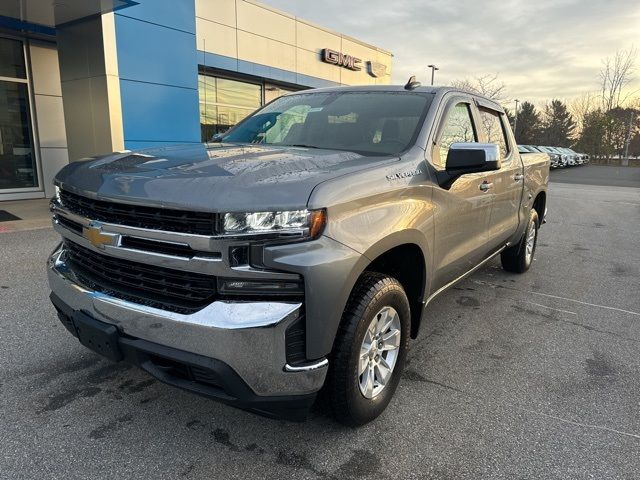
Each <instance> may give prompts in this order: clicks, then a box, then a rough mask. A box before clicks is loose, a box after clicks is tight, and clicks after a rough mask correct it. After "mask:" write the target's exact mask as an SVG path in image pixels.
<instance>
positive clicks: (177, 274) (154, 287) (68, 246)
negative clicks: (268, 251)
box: [65, 241, 216, 314]
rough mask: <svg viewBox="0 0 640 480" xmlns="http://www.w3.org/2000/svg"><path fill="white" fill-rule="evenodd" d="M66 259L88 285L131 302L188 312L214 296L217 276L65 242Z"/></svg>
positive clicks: (212, 299) (198, 307)
mask: <svg viewBox="0 0 640 480" xmlns="http://www.w3.org/2000/svg"><path fill="white" fill-rule="evenodd" d="M65 250H66V254H67V257H66V259H67V263H68V265H69V267H70V268H71V270H72V271H73V272H74V273H75V274H76V276H77V277H78V280H79V281H80V282H81V283H82V284H83V285H84V286H86V287H87V288H89V289H91V290H95V291H98V292H102V293H105V294H107V295H111V296H113V297H116V298H121V299H123V300H127V301H130V302H134V303H138V304H141V305H148V306H150V307H155V308H160V309H163V310H168V311H172V312H178V313H184V314H190V313H193V312H196V311H198V310H200V309H202V308H204V307H205V306H207V305H209V304H210V303H211V302H213V301H214V300H215V296H216V278H215V277H213V276H210V275H203V274H199V273H192V272H185V271H181V270H173V269H170V268H163V267H155V266H151V265H146V264H143V263H138V262H132V261H130V260H122V259H119V258H114V257H110V256H107V255H102V254H99V253H96V252H94V251H92V250H89V249H87V248H84V247H81V246H80V245H77V244H75V243H73V242H70V241H66V242H65Z"/></svg>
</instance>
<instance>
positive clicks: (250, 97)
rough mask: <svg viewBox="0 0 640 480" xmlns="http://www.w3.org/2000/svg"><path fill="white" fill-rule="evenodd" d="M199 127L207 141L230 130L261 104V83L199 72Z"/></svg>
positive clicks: (203, 138) (203, 139) (204, 139)
mask: <svg viewBox="0 0 640 480" xmlns="http://www.w3.org/2000/svg"><path fill="white" fill-rule="evenodd" d="M198 92H199V96H200V129H201V133H202V141H204V142H206V141H209V140H210V139H211V137H213V135H215V134H216V133H222V132H226V131H227V130H229V128H231V127H233V126H234V125H235V124H237V123H238V122H240V121H241V120H242V119H244V118H245V117H246V116H248V115H249V114H250V113H252V112H253V111H254V110H256V109H257V108H259V107H260V106H261V105H262V85H259V84H255V83H247V82H241V81H238V80H230V79H228V78H221V77H212V76H209V75H198Z"/></svg>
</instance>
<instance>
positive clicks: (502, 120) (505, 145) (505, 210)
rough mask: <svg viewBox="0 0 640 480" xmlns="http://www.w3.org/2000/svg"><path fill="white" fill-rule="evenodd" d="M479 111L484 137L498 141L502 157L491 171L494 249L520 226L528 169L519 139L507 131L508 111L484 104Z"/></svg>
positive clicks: (491, 241)
mask: <svg viewBox="0 0 640 480" xmlns="http://www.w3.org/2000/svg"><path fill="white" fill-rule="evenodd" d="M478 115H479V118H480V122H479V123H480V125H479V134H480V139H481V141H483V142H486V143H495V144H497V145H498V147H499V149H500V156H501V158H502V166H501V167H500V170H496V171H495V172H489V173H488V175H487V177H488V180H489V182H490V183H492V184H493V186H492V190H493V207H492V209H491V216H490V220H489V229H488V235H489V246H490V248H491V249H493V248H497V247H499V246H501V245H502V244H504V243H506V242H507V241H508V240H509V238H510V237H511V236H512V235H513V234H514V233H515V232H516V230H517V228H518V221H519V212H520V204H521V202H522V192H523V185H524V169H523V165H522V160H521V159H520V154H519V153H518V151H517V148H516V147H515V143H514V142H512V141H511V137H510V136H509V135H508V133H507V132H508V131H509V130H508V129H507V128H508V127H507V123H506V121H507V119H506V115H505V114H504V113H502V112H501V111H498V110H495V109H492V108H490V107H489V106H485V105H482V104H479V105H478Z"/></svg>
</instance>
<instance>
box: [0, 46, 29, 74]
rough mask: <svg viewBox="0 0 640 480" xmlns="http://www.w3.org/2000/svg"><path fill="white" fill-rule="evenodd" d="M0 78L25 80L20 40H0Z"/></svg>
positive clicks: (25, 71)
mask: <svg viewBox="0 0 640 480" xmlns="http://www.w3.org/2000/svg"><path fill="white" fill-rule="evenodd" d="M0 77H11V78H27V69H26V67H25V64H24V52H23V51H22V42H21V41H20V40H13V39H11V38H0Z"/></svg>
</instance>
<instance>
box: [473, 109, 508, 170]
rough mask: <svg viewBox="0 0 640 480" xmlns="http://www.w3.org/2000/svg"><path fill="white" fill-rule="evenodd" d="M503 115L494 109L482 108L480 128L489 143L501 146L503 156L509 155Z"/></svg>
mask: <svg viewBox="0 0 640 480" xmlns="http://www.w3.org/2000/svg"><path fill="white" fill-rule="evenodd" d="M501 117H502V115H501V114H500V113H498V112H494V111H493V110H486V109H484V108H481V109H480V119H481V122H480V129H481V130H482V133H484V136H485V138H486V139H487V142H488V143H496V144H497V145H498V147H499V148H500V155H501V158H506V157H507V155H509V142H507V136H506V132H505V130H504V125H503V124H502V118H501Z"/></svg>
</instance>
